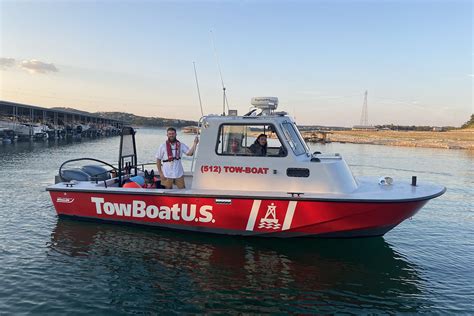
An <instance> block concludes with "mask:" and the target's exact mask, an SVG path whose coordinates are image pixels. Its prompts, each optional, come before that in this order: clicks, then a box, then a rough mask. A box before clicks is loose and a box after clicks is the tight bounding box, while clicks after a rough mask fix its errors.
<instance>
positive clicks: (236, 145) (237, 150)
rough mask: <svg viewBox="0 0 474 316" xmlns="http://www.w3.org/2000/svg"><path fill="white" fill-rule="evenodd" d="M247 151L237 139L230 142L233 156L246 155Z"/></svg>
mask: <svg viewBox="0 0 474 316" xmlns="http://www.w3.org/2000/svg"><path fill="white" fill-rule="evenodd" d="M246 153H247V151H246V149H245V148H243V147H242V145H241V142H240V141H239V139H237V138H232V139H231V140H230V154H231V155H239V154H246Z"/></svg>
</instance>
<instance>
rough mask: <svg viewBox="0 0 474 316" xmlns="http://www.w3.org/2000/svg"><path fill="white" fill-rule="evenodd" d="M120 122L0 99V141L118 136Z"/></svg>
mask: <svg viewBox="0 0 474 316" xmlns="http://www.w3.org/2000/svg"><path fill="white" fill-rule="evenodd" d="M123 126H124V122H123V121H119V120H113V119H108V118H104V117H100V116H98V115H93V114H90V113H88V112H82V111H79V110H63V109H51V108H44V107H39V106H35V105H29V104H21V103H15V102H9V101H1V100H0V141H1V142H2V143H10V142H14V141H17V140H18V141H24V140H45V139H62V138H83V137H86V138H96V137H103V136H117V135H120V131H121V129H122V127H123Z"/></svg>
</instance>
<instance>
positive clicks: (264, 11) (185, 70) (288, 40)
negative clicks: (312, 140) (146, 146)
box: [0, 0, 474, 126]
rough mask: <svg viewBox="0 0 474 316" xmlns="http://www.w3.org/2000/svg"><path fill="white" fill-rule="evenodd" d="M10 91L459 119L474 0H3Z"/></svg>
mask: <svg viewBox="0 0 474 316" xmlns="http://www.w3.org/2000/svg"><path fill="white" fill-rule="evenodd" d="M0 21H1V22H0V23H1V24H0V27H1V29H0V36H1V41H0V44H1V46H0V58H1V59H0V61H1V64H0V99H2V100H9V101H16V102H24V103H29V104H35V105H39V106H45V107H53V106H64V107H73V108H77V109H82V110H86V111H92V112H95V111H123V112H130V113H134V114H137V115H144V116H164V117H174V118H184V119H194V120H197V119H198V118H199V117H200V110H199V103H198V97H197V92H196V85H195V81H194V72H193V61H195V62H196V66H197V69H198V77H199V84H200V88H201V95H202V100H203V107H204V112H205V113H220V112H221V111H222V110H221V109H222V89H221V81H220V78H219V71H218V68H217V64H216V58H215V55H214V49H213V44H212V40H211V38H212V36H211V33H210V30H212V32H213V33H212V34H213V35H214V38H215V46H216V48H217V52H218V57H219V61H220V64H221V68H222V74H223V77H224V82H225V85H226V86H227V91H228V99H229V103H230V107H231V108H235V109H238V110H239V113H243V112H245V111H247V110H248V108H249V106H250V98H251V97H253V96H278V97H279V99H280V109H281V110H286V111H288V112H290V113H291V114H293V115H294V116H296V119H297V122H298V123H300V124H321V125H339V126H352V125H354V124H359V120H360V115H361V112H362V105H363V95H364V91H365V90H368V92H369V98H368V114H369V123H370V124H385V123H387V124H388V123H394V124H403V125H454V126H460V125H461V124H462V123H464V122H465V121H467V120H468V119H469V117H470V115H471V113H473V112H474V108H473V99H472V91H473V79H474V78H473V76H474V75H473V73H474V71H473V62H472V61H473V52H474V51H473V4H472V2H471V1H416V0H414V1H337V0H335V1H289V0H288V1H31V2H29V1H5V0H0Z"/></svg>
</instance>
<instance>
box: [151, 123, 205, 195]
mask: <svg viewBox="0 0 474 316" xmlns="http://www.w3.org/2000/svg"><path fill="white" fill-rule="evenodd" d="M166 136H167V137H168V140H167V141H166V142H165V143H164V144H161V146H160V148H158V152H157V153H156V166H157V168H158V173H159V175H160V180H161V185H163V186H164V187H165V188H166V189H171V188H172V187H173V184H176V186H177V187H178V189H184V187H185V185H184V169H183V164H182V163H181V156H182V155H183V154H185V155H187V156H192V155H194V152H195V151H196V146H197V144H198V143H199V138H198V137H196V138H195V139H194V143H193V146H192V147H191V148H189V147H188V146H186V144H183V143H181V142H180V141H179V140H178V139H177V138H176V129H175V128H174V127H170V128H168V129H167V130H166Z"/></svg>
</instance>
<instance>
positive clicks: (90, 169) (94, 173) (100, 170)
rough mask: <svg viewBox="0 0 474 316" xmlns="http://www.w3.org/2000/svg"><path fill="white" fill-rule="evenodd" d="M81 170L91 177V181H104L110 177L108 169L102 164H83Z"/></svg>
mask: <svg viewBox="0 0 474 316" xmlns="http://www.w3.org/2000/svg"><path fill="white" fill-rule="evenodd" d="M81 170H82V171H84V172H85V173H87V174H88V175H89V176H90V177H91V181H105V180H108V179H110V173H109V171H108V170H107V169H106V168H105V167H102V166H96V165H87V166H83V167H82V168H81Z"/></svg>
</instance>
